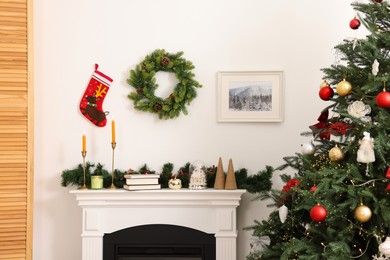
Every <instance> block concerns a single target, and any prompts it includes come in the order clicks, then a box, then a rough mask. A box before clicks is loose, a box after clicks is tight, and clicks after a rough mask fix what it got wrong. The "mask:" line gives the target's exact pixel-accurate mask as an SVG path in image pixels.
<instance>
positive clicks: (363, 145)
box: [357, 132, 375, 163]
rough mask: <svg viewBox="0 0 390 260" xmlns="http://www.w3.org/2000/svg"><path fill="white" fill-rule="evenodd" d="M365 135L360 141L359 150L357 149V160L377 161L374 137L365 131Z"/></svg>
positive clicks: (365, 161)
mask: <svg viewBox="0 0 390 260" xmlns="http://www.w3.org/2000/svg"><path fill="white" fill-rule="evenodd" d="M363 134H364V137H363V139H362V140H360V141H359V144H360V146H359V150H358V151H357V161H358V162H361V163H370V162H375V153H374V138H371V137H370V133H368V132H364V133H363Z"/></svg>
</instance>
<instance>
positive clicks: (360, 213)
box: [355, 203, 372, 223]
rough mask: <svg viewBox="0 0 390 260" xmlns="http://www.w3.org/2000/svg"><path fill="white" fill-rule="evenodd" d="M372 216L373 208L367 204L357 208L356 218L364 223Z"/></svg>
mask: <svg viewBox="0 0 390 260" xmlns="http://www.w3.org/2000/svg"><path fill="white" fill-rule="evenodd" d="M371 216H372V212H371V209H370V208H369V207H367V206H366V205H363V203H361V204H360V206H358V207H357V208H356V209H355V219H356V220H358V221H360V222H362V223H364V222H367V221H369V220H370V219H371Z"/></svg>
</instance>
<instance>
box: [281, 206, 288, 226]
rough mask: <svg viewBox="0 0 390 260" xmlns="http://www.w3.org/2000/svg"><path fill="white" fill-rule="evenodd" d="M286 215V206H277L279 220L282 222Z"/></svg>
mask: <svg viewBox="0 0 390 260" xmlns="http://www.w3.org/2000/svg"><path fill="white" fill-rule="evenodd" d="M287 215H288V208H287V207H286V206H284V205H283V206H281V207H280V208H279V218H280V222H282V223H284V222H285V221H286V219H287Z"/></svg>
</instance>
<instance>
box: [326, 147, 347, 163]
mask: <svg viewBox="0 0 390 260" xmlns="http://www.w3.org/2000/svg"><path fill="white" fill-rule="evenodd" d="M329 158H330V160H331V161H332V162H338V161H341V160H342V159H344V152H343V150H341V148H340V147H338V146H337V145H336V146H335V147H333V148H332V149H330V151H329Z"/></svg>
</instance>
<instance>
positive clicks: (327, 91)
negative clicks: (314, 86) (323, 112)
mask: <svg viewBox="0 0 390 260" xmlns="http://www.w3.org/2000/svg"><path fill="white" fill-rule="evenodd" d="M319 95H320V98H321V99H322V100H325V101H327V100H329V99H331V98H332V97H333V95H334V91H333V89H332V88H331V87H329V86H325V87H322V88H320V92H319Z"/></svg>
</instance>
